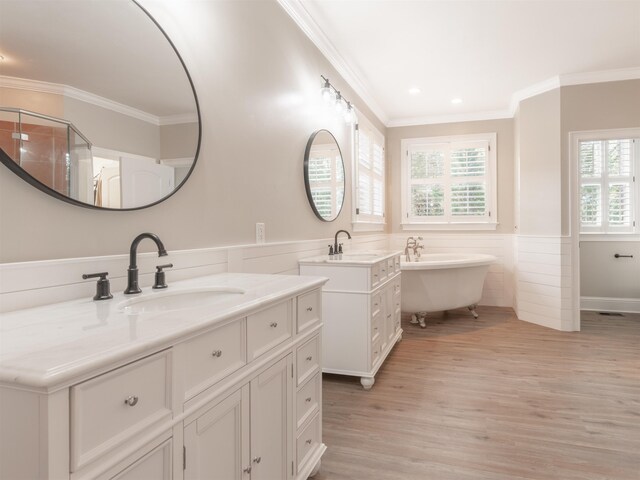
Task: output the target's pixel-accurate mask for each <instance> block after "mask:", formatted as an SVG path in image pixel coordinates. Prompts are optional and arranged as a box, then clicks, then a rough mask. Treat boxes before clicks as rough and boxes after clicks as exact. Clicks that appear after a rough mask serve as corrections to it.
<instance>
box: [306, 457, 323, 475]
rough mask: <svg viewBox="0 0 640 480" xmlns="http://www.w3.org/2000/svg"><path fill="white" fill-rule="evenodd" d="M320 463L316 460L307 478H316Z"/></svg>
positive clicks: (320, 461)
mask: <svg viewBox="0 0 640 480" xmlns="http://www.w3.org/2000/svg"><path fill="white" fill-rule="evenodd" d="M321 463H322V460H318V463H316V466H315V467H313V470H311V473H310V474H309V478H311V477H315V476H316V474H317V473H318V472H319V471H320V464H321Z"/></svg>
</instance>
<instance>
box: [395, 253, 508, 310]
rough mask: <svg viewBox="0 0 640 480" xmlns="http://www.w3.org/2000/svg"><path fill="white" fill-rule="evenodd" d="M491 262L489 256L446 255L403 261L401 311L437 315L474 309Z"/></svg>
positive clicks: (493, 259)
mask: <svg viewBox="0 0 640 480" xmlns="http://www.w3.org/2000/svg"><path fill="white" fill-rule="evenodd" d="M495 261H496V257H494V256H492V255H482V254H449V253H433V254H424V255H422V256H421V257H420V258H419V259H418V261H411V262H406V261H403V262H402V263H401V268H402V311H403V312H409V313H417V312H439V311H443V310H452V309H454V308H460V307H468V306H470V305H476V304H477V303H478V302H479V301H480V298H481V297H482V287H483V285H484V279H485V277H486V275H487V272H488V271H489V265H491V264H492V263H493V262H495Z"/></svg>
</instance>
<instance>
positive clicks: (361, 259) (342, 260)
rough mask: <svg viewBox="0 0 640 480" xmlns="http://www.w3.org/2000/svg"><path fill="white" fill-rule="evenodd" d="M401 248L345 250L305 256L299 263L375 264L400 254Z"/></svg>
mask: <svg viewBox="0 0 640 480" xmlns="http://www.w3.org/2000/svg"><path fill="white" fill-rule="evenodd" d="M400 254H402V252H401V251H400V250H370V251H362V252H345V253H342V254H338V255H319V256H317V257H310V258H303V259H302V260H299V261H298V263H299V264H301V265H318V264H327V265H337V264H339V265H364V266H367V265H373V264H375V263H378V262H380V261H382V260H386V259H387V258H390V257H393V256H395V255H400Z"/></svg>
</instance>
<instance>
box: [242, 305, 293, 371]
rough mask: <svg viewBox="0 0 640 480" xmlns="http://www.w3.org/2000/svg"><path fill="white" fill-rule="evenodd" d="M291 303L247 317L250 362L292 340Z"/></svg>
mask: <svg viewBox="0 0 640 480" xmlns="http://www.w3.org/2000/svg"><path fill="white" fill-rule="evenodd" d="M291 332H292V329H291V302H290V301H287V302H283V303H279V304H278V305H275V306H273V307H270V308H268V309H266V310H262V311H261V312H258V313H255V314H253V315H249V316H248V317H247V345H248V353H249V359H248V360H249V361H251V360H253V359H254V358H258V357H259V356H260V355H262V354H264V353H266V352H268V351H269V350H271V349H272V348H273V347H275V346H277V345H279V344H281V343H282V342H284V341H285V340H287V339H289V338H291Z"/></svg>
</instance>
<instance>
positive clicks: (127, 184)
mask: <svg viewBox="0 0 640 480" xmlns="http://www.w3.org/2000/svg"><path fill="white" fill-rule="evenodd" d="M120 174H121V176H122V177H121V178H122V181H121V183H122V208H135V207H141V206H144V205H149V204H150V203H154V202H157V201H158V200H160V199H162V198H164V197H166V196H167V195H169V194H170V193H171V192H172V191H173V187H174V184H175V178H174V171H173V167H169V166H167V165H159V164H157V163H155V162H153V161H149V160H145V159H139V158H129V157H121V158H120Z"/></svg>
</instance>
